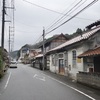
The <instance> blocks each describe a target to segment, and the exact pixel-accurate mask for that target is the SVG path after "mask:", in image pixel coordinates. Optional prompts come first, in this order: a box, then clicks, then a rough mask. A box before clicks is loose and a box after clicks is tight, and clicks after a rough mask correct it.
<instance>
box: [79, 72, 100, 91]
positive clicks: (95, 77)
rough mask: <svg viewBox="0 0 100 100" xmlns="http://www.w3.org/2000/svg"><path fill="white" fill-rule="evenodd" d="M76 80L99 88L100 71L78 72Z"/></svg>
mask: <svg viewBox="0 0 100 100" xmlns="http://www.w3.org/2000/svg"><path fill="white" fill-rule="evenodd" d="M77 82H79V83H82V84H86V85H88V86H91V87H94V88H97V89H100V73H87V72H79V73H78V74H77Z"/></svg>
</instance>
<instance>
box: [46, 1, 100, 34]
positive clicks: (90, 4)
mask: <svg viewBox="0 0 100 100" xmlns="http://www.w3.org/2000/svg"><path fill="white" fill-rule="evenodd" d="M97 1H98V0H94V1H92V2H91V3H89V4H88V5H87V6H85V7H84V8H83V9H81V10H80V11H79V12H77V13H76V14H75V15H73V16H72V17H71V18H69V19H68V20H66V21H65V22H63V23H62V24H60V25H59V26H57V27H55V28H54V29H52V30H51V31H49V32H47V33H46V35H47V34H49V33H51V32H52V31H54V30H56V29H57V28H59V27H61V26H62V25H64V24H66V23H67V22H68V21H70V20H71V19H73V18H74V17H75V16H77V15H78V14H80V13H81V12H82V11H84V10H85V9H87V8H88V7H90V6H92V5H93V4H94V3H96V2H97Z"/></svg>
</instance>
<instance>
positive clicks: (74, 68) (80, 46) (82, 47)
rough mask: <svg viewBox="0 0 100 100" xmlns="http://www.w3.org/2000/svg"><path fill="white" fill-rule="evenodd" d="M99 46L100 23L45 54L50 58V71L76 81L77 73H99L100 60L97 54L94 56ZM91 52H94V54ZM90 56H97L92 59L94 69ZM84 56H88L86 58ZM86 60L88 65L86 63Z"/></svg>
mask: <svg viewBox="0 0 100 100" xmlns="http://www.w3.org/2000/svg"><path fill="white" fill-rule="evenodd" d="M87 28H88V27H87ZM99 45H100V23H99V24H96V23H95V24H93V26H91V28H90V26H89V29H88V30H87V31H86V32H84V33H83V34H82V35H79V36H77V37H75V38H73V39H71V40H69V41H67V42H65V43H63V44H61V45H60V46H57V47H55V48H53V49H51V50H49V51H48V52H47V54H46V55H49V56H50V71H51V72H54V73H57V74H61V75H66V76H69V77H70V78H72V79H75V80H77V73H78V72H79V71H80V72H100V67H99V66H100V63H99V62H98V59H100V58H99V56H98V55H99V54H96V52H97V51H99ZM91 50H92V52H91ZM88 52H89V53H88ZM93 52H95V54H94V53H93ZM91 53H92V55H91ZM90 55H91V56H94V55H95V56H96V55H97V56H96V57H94V58H95V60H94V62H95V68H94V62H93V57H92V58H91V56H90ZM86 56H88V58H87V57H86ZM86 60H87V61H88V62H89V63H86ZM97 62H98V63H97Z"/></svg>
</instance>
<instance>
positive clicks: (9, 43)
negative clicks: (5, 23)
mask: <svg viewBox="0 0 100 100" xmlns="http://www.w3.org/2000/svg"><path fill="white" fill-rule="evenodd" d="M9 54H10V26H9Z"/></svg>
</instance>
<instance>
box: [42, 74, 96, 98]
mask: <svg viewBox="0 0 100 100" xmlns="http://www.w3.org/2000/svg"><path fill="white" fill-rule="evenodd" d="M42 74H43V75H45V76H47V77H48V78H50V79H52V80H55V81H56V82H58V83H60V84H63V85H65V86H67V87H69V88H71V89H73V90H75V91H77V92H79V93H81V94H82V95H84V96H86V97H88V98H90V99H91V100H96V99H95V98H93V97H91V96H89V95H87V94H86V93H84V92H82V91H80V90H78V89H76V88H74V87H72V86H70V85H67V84H65V83H63V82H61V81H59V80H57V79H55V78H53V77H51V76H48V75H46V74H44V73H42Z"/></svg>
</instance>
